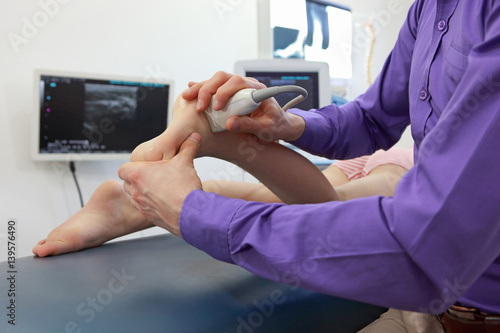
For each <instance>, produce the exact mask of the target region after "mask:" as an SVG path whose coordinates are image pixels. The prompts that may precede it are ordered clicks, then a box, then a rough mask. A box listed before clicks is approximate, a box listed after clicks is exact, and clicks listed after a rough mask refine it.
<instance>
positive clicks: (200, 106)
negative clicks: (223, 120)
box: [196, 99, 203, 111]
mask: <svg viewBox="0 0 500 333" xmlns="http://www.w3.org/2000/svg"><path fill="white" fill-rule="evenodd" d="M202 107H203V102H202V101H201V99H199V100H198V103H197V104H196V110H198V111H201V108H202Z"/></svg>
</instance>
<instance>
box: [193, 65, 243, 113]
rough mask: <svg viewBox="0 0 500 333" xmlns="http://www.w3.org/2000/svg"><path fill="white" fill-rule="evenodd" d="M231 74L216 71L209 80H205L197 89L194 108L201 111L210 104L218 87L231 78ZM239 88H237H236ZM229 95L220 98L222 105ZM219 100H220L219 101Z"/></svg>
mask: <svg viewBox="0 0 500 333" xmlns="http://www.w3.org/2000/svg"><path fill="white" fill-rule="evenodd" d="M231 77H232V74H229V73H226V72H224V71H218V72H217V73H215V74H214V75H213V76H212V77H211V78H210V80H208V81H206V82H205V83H204V84H203V86H202V87H200V90H199V91H198V104H197V105H196V110H198V111H203V110H205V109H206V108H207V107H208V105H209V104H210V101H211V100H212V96H213V95H214V94H215V93H216V92H217V91H218V89H219V88H220V87H221V86H222V85H224V84H225V83H226V82H228V80H229V79H231ZM238 90H239V89H238ZM238 90H236V91H238ZM229 97H231V95H229V96H228V97H227V98H225V100H224V98H222V105H221V107H222V106H224V105H225V104H226V102H227V99H228V98H229ZM219 102H221V101H219ZM215 110H219V108H215Z"/></svg>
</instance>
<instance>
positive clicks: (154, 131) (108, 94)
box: [32, 70, 174, 161]
mask: <svg viewBox="0 0 500 333" xmlns="http://www.w3.org/2000/svg"><path fill="white" fill-rule="evenodd" d="M35 90H36V95H35V96H36V106H35V110H36V116H35V124H34V128H33V153H32V156H33V159H34V160H42V161H71V160H110V159H118V160H123V159H129V158H130V153H131V152H132V151H133V150H134V148H135V147H137V146H138V145H139V144H140V143H142V142H145V141H147V140H150V139H152V138H154V137H156V136H158V135H159V134H161V133H162V132H163V131H164V130H165V129H166V128H167V124H168V121H169V114H170V112H169V110H170V109H171V108H172V105H173V95H174V90H173V82H172V81H162V82H157V81H155V82H151V80H150V81H148V80H147V78H143V79H138V78H131V77H121V76H112V75H85V74H77V73H71V72H54V71H46V70H38V71H36V73H35Z"/></svg>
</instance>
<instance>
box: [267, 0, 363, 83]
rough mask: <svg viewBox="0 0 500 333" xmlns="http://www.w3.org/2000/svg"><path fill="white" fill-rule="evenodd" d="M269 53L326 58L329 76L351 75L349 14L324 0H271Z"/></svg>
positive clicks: (321, 59) (277, 55) (309, 58)
mask: <svg viewBox="0 0 500 333" xmlns="http://www.w3.org/2000/svg"><path fill="white" fill-rule="evenodd" d="M269 15H270V24H271V34H272V36H271V39H272V56H273V57H275V58H300V59H305V60H309V61H322V62H327V63H328V64H329V66H330V76H331V77H332V78H338V79H350V78H351V77H352V62H351V53H352V38H353V34H352V30H353V28H352V27H353V22H352V14H351V11H350V9H349V8H346V7H344V6H340V5H337V4H335V3H334V2H332V1H327V0H273V1H270V13H269Z"/></svg>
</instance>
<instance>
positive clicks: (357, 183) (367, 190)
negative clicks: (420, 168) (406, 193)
mask: <svg viewBox="0 0 500 333" xmlns="http://www.w3.org/2000/svg"><path fill="white" fill-rule="evenodd" d="M406 171H407V170H406V169H405V168H403V167H401V166H399V165H394V164H385V165H381V166H378V167H376V168H375V169H373V170H372V171H371V172H370V174H369V175H367V176H366V177H363V178H358V179H355V180H352V181H350V182H348V183H345V184H343V185H340V186H337V187H336V188H335V191H337V194H338V196H339V198H340V200H341V201H345V200H350V199H355V198H361V197H368V196H372V195H382V196H391V195H393V194H394V191H395V190H396V186H397V184H398V182H399V180H400V179H401V177H403V175H404V174H405V173H406Z"/></svg>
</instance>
